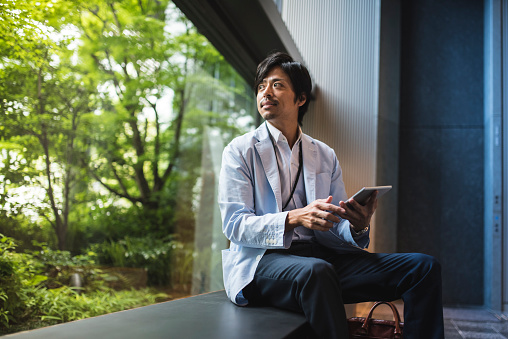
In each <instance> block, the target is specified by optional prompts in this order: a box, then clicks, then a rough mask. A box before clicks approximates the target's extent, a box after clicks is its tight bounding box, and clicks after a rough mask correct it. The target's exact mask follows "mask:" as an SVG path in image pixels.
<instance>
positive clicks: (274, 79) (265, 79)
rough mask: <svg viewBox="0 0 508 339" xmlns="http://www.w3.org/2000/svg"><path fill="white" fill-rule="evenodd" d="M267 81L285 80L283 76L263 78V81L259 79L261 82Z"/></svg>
mask: <svg viewBox="0 0 508 339" xmlns="http://www.w3.org/2000/svg"><path fill="white" fill-rule="evenodd" d="M268 81H273V82H275V81H286V80H285V79H283V78H273V79H272V78H270V79H267V78H264V79H263V81H261V82H268Z"/></svg>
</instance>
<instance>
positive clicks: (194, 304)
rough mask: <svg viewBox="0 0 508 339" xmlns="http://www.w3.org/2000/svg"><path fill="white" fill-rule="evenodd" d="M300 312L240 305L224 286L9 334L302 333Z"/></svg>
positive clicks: (35, 337)
mask: <svg viewBox="0 0 508 339" xmlns="http://www.w3.org/2000/svg"><path fill="white" fill-rule="evenodd" d="M309 331H310V327H309V325H308V323H307V322H306V320H305V317H304V316H303V315H302V314H298V313H292V312H288V311H284V310H280V309H276V308H272V307H238V306H235V305H233V304H232V303H231V302H230V301H229V300H228V299H227V297H226V293H225V292H224V291H218V292H212V293H208V294H202V295H198V296H193V297H188V298H183V299H178V300H172V301H168V302H164V303H160V304H155V305H150V306H145V307H140V308H136V309H132V310H127V311H122V312H116V313H110V314H106V315H102V316H98V317H93V318H88V319H83V320H78V321H73V322H69V323H65V324H59V325H54V326H50V327H45V328H40V329H35V330H31V331H26V332H20V333H14V334H11V335H7V336H5V337H3V338H13V339H43V338H44V339H46V338H51V339H69V338H73V339H85V338H87V339H90V338H92V339H103V338H107V339H117V338H118V339H130V338H132V339H134V338H136V339H137V338H144V339H154V338H164V339H166V338H171V339H179V338H182V339H191V338H199V339H202V338H206V339H214V338H217V339H218V338H221V339H228V338H231V339H238V338H242V339H249V338H256V339H259V338H263V339H271V338H273V339H275V338H305V337H306V336H308V335H309Z"/></svg>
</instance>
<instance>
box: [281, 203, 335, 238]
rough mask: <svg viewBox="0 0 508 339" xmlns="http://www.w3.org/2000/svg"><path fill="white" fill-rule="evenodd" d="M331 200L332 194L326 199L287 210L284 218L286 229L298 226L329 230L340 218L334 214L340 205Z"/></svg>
mask: <svg viewBox="0 0 508 339" xmlns="http://www.w3.org/2000/svg"><path fill="white" fill-rule="evenodd" d="M332 200H333V197H332V196H329V197H328V198H326V199H317V200H315V201H314V202H312V203H310V204H308V205H307V206H305V207H303V208H297V209H294V210H291V211H289V212H288V216H287V218H286V231H291V230H293V229H294V228H295V227H298V226H304V227H306V228H308V229H311V230H315V231H328V230H330V228H332V227H333V223H336V222H339V221H340V218H339V217H338V216H337V215H336V214H335V213H338V212H339V211H340V210H339V209H340V207H339V206H336V205H333V204H332V203H331V202H332Z"/></svg>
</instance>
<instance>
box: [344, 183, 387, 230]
mask: <svg viewBox="0 0 508 339" xmlns="http://www.w3.org/2000/svg"><path fill="white" fill-rule="evenodd" d="M377 193H378V192H377V191H375V192H374V193H372V195H371V196H370V197H369V199H368V200H367V203H366V204H365V205H360V204H359V203H358V202H357V201H356V200H354V199H349V200H348V201H347V203H346V202H344V201H340V202H339V206H340V207H341V209H340V210H339V211H338V215H339V217H341V218H342V219H347V220H349V222H350V223H351V225H352V226H353V227H354V229H355V231H356V232H359V231H361V230H363V229H364V228H365V227H368V226H369V225H370V219H371V218H372V215H373V214H374V211H376V208H377ZM348 205H349V206H348Z"/></svg>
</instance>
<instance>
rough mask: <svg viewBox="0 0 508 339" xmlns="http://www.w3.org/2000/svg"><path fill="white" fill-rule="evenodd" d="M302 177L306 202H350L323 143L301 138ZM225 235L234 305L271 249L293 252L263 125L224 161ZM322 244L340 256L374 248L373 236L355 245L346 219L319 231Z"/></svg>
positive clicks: (331, 153) (231, 148)
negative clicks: (285, 230) (369, 245)
mask: <svg viewBox="0 0 508 339" xmlns="http://www.w3.org/2000/svg"><path fill="white" fill-rule="evenodd" d="M302 143H303V144H302V146H303V148H302V150H303V162H304V164H303V177H304V180H305V194H306V199H307V201H308V202H309V203H310V202H312V201H314V200H316V199H326V198H327V197H328V196H329V195H331V196H333V201H332V203H335V204H338V202H339V201H341V200H344V201H345V200H346V199H347V196H346V191H345V189H344V182H343V180H342V170H341V168H340V165H339V162H338V160H337V157H336V156H335V152H334V151H333V150H332V149H331V148H330V147H328V146H327V145H325V144H324V143H322V142H320V141H318V140H315V139H312V138H311V137H309V136H308V135H306V134H303V135H302ZM219 206H220V210H221V216H222V230H223V232H224V235H225V236H226V237H227V238H228V239H229V240H230V248H229V249H227V250H223V251H222V267H223V278H224V286H225V289H226V293H227V295H228V297H229V298H230V299H231V301H233V302H234V303H235V304H239V305H246V304H247V302H246V301H245V299H243V298H237V297H238V294H239V293H240V292H241V291H242V289H243V288H244V287H245V286H247V285H248V284H249V283H250V282H251V281H252V279H253V278H254V273H255V272H256V268H257V265H258V263H259V261H260V260H261V258H262V257H263V254H264V253H265V251H266V250H267V249H283V248H289V246H290V245H291V239H292V236H293V232H292V231H291V232H287V233H286V234H284V227H285V222H286V216H287V212H282V198H281V187H280V179H279V173H278V168H277V162H276V158H275V153H274V149H273V145H272V143H271V140H270V137H269V135H268V132H267V129H266V127H265V126H264V124H262V125H261V126H260V127H258V128H257V129H256V130H255V131H253V132H250V133H247V134H245V135H243V136H240V137H237V138H235V139H234V140H233V141H231V143H230V144H229V145H228V146H226V148H225V149H224V152H223V155H222V168H221V173H220V179H219ZM315 236H316V239H317V241H318V242H320V243H321V244H323V245H324V246H327V247H329V248H332V249H335V250H336V251H338V252H351V251H359V250H362V249H363V248H366V247H367V245H368V244H369V232H366V233H364V234H363V235H362V236H360V237H357V238H355V239H353V237H352V235H351V231H350V224H349V221H347V220H345V219H343V220H341V221H340V222H339V223H336V224H335V225H334V227H333V228H332V229H331V230H330V231H328V232H320V231H315Z"/></svg>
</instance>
